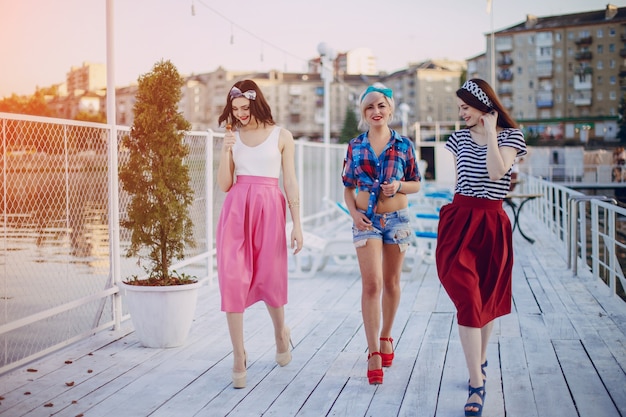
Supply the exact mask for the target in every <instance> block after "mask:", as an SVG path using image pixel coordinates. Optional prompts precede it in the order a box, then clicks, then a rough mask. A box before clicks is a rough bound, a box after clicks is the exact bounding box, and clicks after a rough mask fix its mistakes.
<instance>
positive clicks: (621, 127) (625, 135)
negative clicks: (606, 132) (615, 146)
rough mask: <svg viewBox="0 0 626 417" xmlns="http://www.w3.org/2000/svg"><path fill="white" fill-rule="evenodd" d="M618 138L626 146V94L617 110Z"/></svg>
mask: <svg viewBox="0 0 626 417" xmlns="http://www.w3.org/2000/svg"><path fill="white" fill-rule="evenodd" d="M617 126H618V130H617V138H618V139H619V142H620V143H621V144H626V94H624V95H622V99H621V100H620V102H619V107H618V108H617Z"/></svg>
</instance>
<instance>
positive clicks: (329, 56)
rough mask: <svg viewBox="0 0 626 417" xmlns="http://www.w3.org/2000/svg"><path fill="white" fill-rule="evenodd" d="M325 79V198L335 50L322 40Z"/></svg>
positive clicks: (321, 51)
mask: <svg viewBox="0 0 626 417" xmlns="http://www.w3.org/2000/svg"><path fill="white" fill-rule="evenodd" d="M317 51H318V52H319V54H320V63H321V65H322V70H321V74H320V75H321V77H322V80H323V81H324V198H330V82H331V81H332V79H333V75H334V71H333V67H332V65H333V60H334V59H335V53H334V51H333V50H332V49H331V48H330V47H329V46H328V45H326V43H324V42H322V43H320V44H319V45H318V46H317Z"/></svg>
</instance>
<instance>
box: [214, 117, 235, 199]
mask: <svg viewBox="0 0 626 417" xmlns="http://www.w3.org/2000/svg"><path fill="white" fill-rule="evenodd" d="M234 144H235V134H234V133H233V132H232V131H231V130H230V129H226V134H225V135H224V142H223V143H222V150H221V151H220V164H219V166H218V168H217V185H218V186H219V187H220V190H222V191H224V192H225V193H226V192H228V190H230V187H232V186H233V181H234V174H235V162H234V161H233V152H232V149H233V145H234Z"/></svg>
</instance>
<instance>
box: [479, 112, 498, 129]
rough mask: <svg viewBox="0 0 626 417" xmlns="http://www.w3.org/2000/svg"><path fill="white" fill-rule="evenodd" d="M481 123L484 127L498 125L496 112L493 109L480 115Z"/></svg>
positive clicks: (489, 127) (490, 127) (494, 127)
mask: <svg viewBox="0 0 626 417" xmlns="http://www.w3.org/2000/svg"><path fill="white" fill-rule="evenodd" d="M480 122H481V124H482V125H483V126H484V127H485V129H493V130H495V129H496V126H497V125H498V112H497V111H495V110H491V111H490V112H489V113H485V114H483V115H482V116H481V117H480Z"/></svg>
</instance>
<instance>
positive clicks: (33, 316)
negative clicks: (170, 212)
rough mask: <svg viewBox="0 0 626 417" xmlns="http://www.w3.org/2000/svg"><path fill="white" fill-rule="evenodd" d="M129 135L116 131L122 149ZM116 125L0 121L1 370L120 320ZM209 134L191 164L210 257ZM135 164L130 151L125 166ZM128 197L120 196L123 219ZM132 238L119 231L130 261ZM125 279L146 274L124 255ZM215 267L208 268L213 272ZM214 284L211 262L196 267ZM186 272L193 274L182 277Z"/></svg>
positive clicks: (194, 212)
mask: <svg viewBox="0 0 626 417" xmlns="http://www.w3.org/2000/svg"><path fill="white" fill-rule="evenodd" d="M127 134H129V128H126V127H118V128H117V138H116V139H117V142H118V143H120V142H121V138H122V137H123V135H127ZM110 135H111V129H110V128H109V126H107V125H102V124H96V123H82V122H73V121H67V120H58V119H45V118H37V117H27V116H19V115H8V114H0V151H1V153H0V155H2V158H1V159H0V180H1V184H2V189H1V198H0V205H1V206H2V219H1V220H2V227H1V229H0V274H1V278H0V372H1V371H6V370H8V369H11V368H13V367H15V366H19V365H20V364H22V363H25V362H27V361H30V360H32V359H34V358H36V357H38V356H41V355H43V354H45V353H47V352H48V351H51V350H54V349H55V348H58V347H61V346H64V345H66V344H68V343H71V342H72V341H75V340H79V339H80V338H83V337H86V336H88V335H90V334H93V333H94V332H95V331H98V330H100V329H103V328H108V327H109V328H110V327H111V326H113V324H114V322H115V317H114V315H115V314H123V313H122V312H116V311H115V310H114V305H113V304H114V303H113V297H115V296H117V294H118V291H117V287H116V286H115V282H114V278H113V275H112V273H111V272H110V271H111V259H110V253H111V251H110V246H109V245H110V241H111V240H110V237H111V236H110V225H109V215H110V211H109V210H110V207H109V203H110V201H111V198H110V194H109V186H108V184H109V178H110V176H111V170H110V169H109V165H110V164H109V138H110ZM208 137H209V134H208V133H207V132H200V133H193V132H192V133H190V134H188V135H187V136H186V138H185V141H186V142H187V143H188V145H189V148H190V154H189V157H188V160H187V161H186V162H187V163H189V165H190V166H191V169H190V174H191V183H192V187H193V188H194V196H195V200H194V203H193V205H192V207H191V211H190V214H191V217H192V220H193V222H194V234H195V235H197V236H196V247H195V248H193V249H192V248H188V251H187V252H186V256H188V257H193V256H195V255H197V254H200V253H206V252H208V246H209V244H210V242H208V239H207V233H206V227H207V219H208V215H207V201H208V200H211V199H212V195H211V193H209V195H207V186H206V185H207V184H206V177H207V176H206V169H207V164H206V161H207V158H206V155H207V149H206V144H207V143H208V140H207V139H208ZM126 157H127V155H126V153H125V152H124V150H123V149H120V150H119V152H118V161H119V163H123V162H124V160H125V158H126ZM128 202H129V196H128V195H127V194H126V193H125V192H124V191H122V190H120V191H119V212H120V218H123V217H124V212H125V207H126V206H127V204H128ZM129 238H130V235H129V232H128V231H127V230H124V229H121V230H120V250H119V251H117V252H118V253H121V254H124V253H125V247H127V245H128V241H129ZM119 262H120V265H121V268H120V269H121V271H122V274H123V275H124V276H130V275H142V274H143V272H144V271H143V268H142V265H141V264H138V263H137V260H136V259H128V258H126V257H124V256H121V257H120V260H119ZM204 265H206V264H204ZM184 268H188V269H190V270H192V274H193V275H196V276H197V275H198V274H199V275H200V276H201V277H206V276H208V271H207V270H206V267H205V268H204V270H203V268H202V263H200V264H195V265H188V266H185V267H184ZM180 272H185V271H180Z"/></svg>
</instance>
